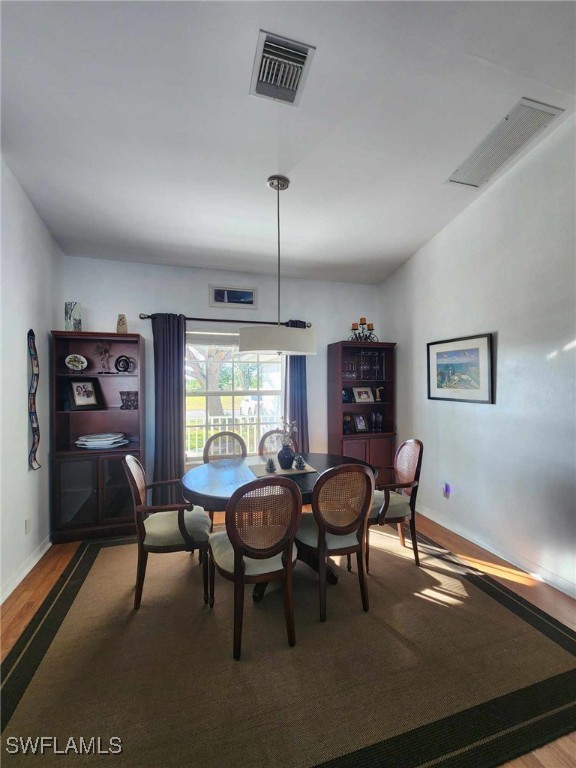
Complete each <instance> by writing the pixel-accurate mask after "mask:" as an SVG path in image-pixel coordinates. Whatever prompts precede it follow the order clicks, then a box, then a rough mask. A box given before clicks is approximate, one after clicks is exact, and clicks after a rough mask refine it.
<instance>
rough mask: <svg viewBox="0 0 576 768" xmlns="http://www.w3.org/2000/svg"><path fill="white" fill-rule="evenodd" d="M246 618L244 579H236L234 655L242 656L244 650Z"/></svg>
mask: <svg viewBox="0 0 576 768" xmlns="http://www.w3.org/2000/svg"><path fill="white" fill-rule="evenodd" d="M243 618H244V580H243V579H238V578H236V579H235V581H234V648H233V652H232V655H233V656H234V658H235V659H239V658H240V653H241V651H242V621H243Z"/></svg>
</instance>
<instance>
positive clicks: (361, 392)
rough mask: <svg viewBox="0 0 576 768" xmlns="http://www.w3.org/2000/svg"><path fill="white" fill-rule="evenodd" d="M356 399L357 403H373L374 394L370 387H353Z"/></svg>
mask: <svg viewBox="0 0 576 768" xmlns="http://www.w3.org/2000/svg"><path fill="white" fill-rule="evenodd" d="M352 391H353V392H354V400H355V402H357V403H373V402H374V396H373V395H372V390H371V389H370V387H352Z"/></svg>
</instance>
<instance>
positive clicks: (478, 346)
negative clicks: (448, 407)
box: [427, 333, 494, 403]
mask: <svg viewBox="0 0 576 768" xmlns="http://www.w3.org/2000/svg"><path fill="white" fill-rule="evenodd" d="M427 347H428V399H429V400H459V401H460V402H463V403H493V402H494V394H493V382H492V375H493V369H492V334H491V333H484V334H480V335H478V336H463V337H462V338H459V339H447V340H446V341H433V342H430V343H429V344H428V345H427Z"/></svg>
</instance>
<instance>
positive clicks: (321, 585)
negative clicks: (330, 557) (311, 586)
mask: <svg viewBox="0 0 576 768" xmlns="http://www.w3.org/2000/svg"><path fill="white" fill-rule="evenodd" d="M318 589H319V594H320V621H326V552H320V551H319V552H318Z"/></svg>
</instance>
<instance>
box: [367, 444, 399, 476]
mask: <svg viewBox="0 0 576 768" xmlns="http://www.w3.org/2000/svg"><path fill="white" fill-rule="evenodd" d="M370 463H371V464H372V465H374V466H375V467H378V468H379V469H378V474H377V476H376V482H377V483H378V482H380V483H389V482H391V481H392V480H393V479H394V473H393V472H392V470H391V469H381V467H388V468H390V467H392V465H393V464H394V438H392V437H374V438H372V440H370Z"/></svg>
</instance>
